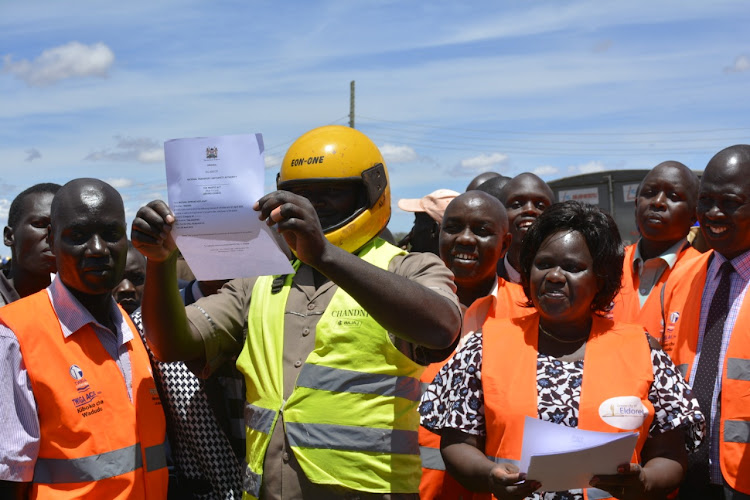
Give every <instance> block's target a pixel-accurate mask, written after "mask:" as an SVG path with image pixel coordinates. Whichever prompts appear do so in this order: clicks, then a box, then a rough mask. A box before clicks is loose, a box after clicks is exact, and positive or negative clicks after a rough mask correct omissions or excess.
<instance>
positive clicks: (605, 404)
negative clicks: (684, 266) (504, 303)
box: [421, 201, 703, 500]
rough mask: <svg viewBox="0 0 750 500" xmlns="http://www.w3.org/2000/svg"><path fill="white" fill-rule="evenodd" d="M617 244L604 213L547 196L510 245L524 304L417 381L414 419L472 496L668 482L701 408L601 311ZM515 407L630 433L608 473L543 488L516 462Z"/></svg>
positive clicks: (519, 438)
mask: <svg viewBox="0 0 750 500" xmlns="http://www.w3.org/2000/svg"><path fill="white" fill-rule="evenodd" d="M622 255H623V254H622V246H621V243H620V237H619V233H618V231H617V228H616V226H615V223H614V220H612V218H611V217H610V216H609V215H607V214H605V213H603V212H602V211H601V210H599V209H598V208H596V207H593V206H590V205H583V204H580V203H578V202H575V201H569V202H565V203H559V204H555V205H552V206H550V207H549V208H548V209H547V210H545V211H544V212H543V213H542V214H541V215H540V216H539V218H538V219H537V220H536V222H534V224H532V225H531V227H530V228H529V229H528V232H527V234H526V236H525V238H524V243H523V246H522V251H521V272H522V278H523V279H522V283H523V287H524V291H525V292H526V296H527V297H528V299H529V305H533V309H532V313H531V314H527V315H525V316H521V317H517V318H512V319H500V318H490V319H488V320H487V321H486V322H485V324H484V326H483V329H482V332H481V334H479V333H476V334H474V335H473V336H472V337H471V338H470V340H469V341H468V342H466V344H465V345H464V347H463V348H462V349H461V350H459V351H458V352H457V353H456V355H455V356H454V357H453V359H452V360H451V361H450V362H449V363H448V364H447V365H446V366H445V367H444V368H443V370H442V371H441V373H440V374H439V375H438V377H436V379H435V381H434V382H433V384H431V385H430V387H429V388H428V389H427V392H426V393H425V396H427V395H431V397H429V400H430V405H429V407H427V406H426V405H425V401H426V398H425V397H423V399H422V406H421V412H422V425H425V426H429V427H430V428H432V429H434V430H436V431H437V432H440V433H441V436H442V439H441V451H442V455H443V459H444V460H445V463H446V468H447V470H448V472H450V473H451V474H452V475H453V476H454V477H456V478H457V479H459V481H461V483H462V484H463V485H464V486H466V487H467V488H469V489H471V490H472V491H475V492H476V497H478V498H489V496H490V493H492V494H493V495H494V496H495V497H496V498H498V499H503V500H504V499H521V498H526V497H531V498H534V499H535V500H541V499H544V500H553V499H554V500H563V499H565V500H574V499H575V500H582V499H589V500H593V499H603V498H612V497H614V498H618V499H628V500H631V499H632V500H635V499H643V498H645V499H660V498H665V497H666V495H667V494H668V493H669V492H670V491H672V490H673V489H674V488H675V486H676V485H677V484H679V482H680V480H681V479H682V476H683V467H684V463H685V461H686V457H687V449H686V448H687V447H691V448H692V447H693V446H695V444H696V441H697V442H699V441H700V438H701V436H702V432H703V428H702V426H701V424H702V423H703V420H702V415H700V412H699V410H698V409H697V403H696V402H695V400H694V398H692V397H691V395H690V390H689V388H688V386H687V385H686V384H685V382H684V381H683V380H682V378H681V377H680V376H679V374H677V372H676V369H675V368H674V365H673V364H672V362H671V360H670V359H669V357H668V356H667V355H666V354H665V353H664V352H662V351H661V350H660V349H659V347H658V343H656V342H655V341H654V340H653V339H651V338H649V337H648V335H647V334H646V333H645V331H644V329H643V328H642V327H638V326H637V325H631V324H625V323H623V324H618V323H615V322H612V321H611V320H608V319H606V318H604V317H603V314H604V312H605V311H606V310H607V308H608V306H609V305H610V304H611V302H612V298H613V296H614V295H615V294H616V293H617V290H618V289H619V286H620V276H621V273H622ZM625 416H627V418H622V417H625ZM527 417H530V418H537V419H540V420H544V421H548V422H552V423H553V424H556V425H561V426H568V427H577V428H580V429H585V430H596V431H604V432H612V433H618V432H627V431H634V430H635V431H638V432H639V433H640V438H639V440H638V444H637V446H636V453H635V454H634V455H633V457H632V458H631V460H630V462H629V463H623V464H620V466H619V467H618V470H617V473H614V472H615V471H612V472H613V473H612V474H609V475H602V474H600V475H596V476H593V477H591V478H590V482H589V483H588V487H586V488H583V489H577V490H569V491H545V485H544V484H543V483H540V482H539V481H538V480H537V479H539V478H534V477H527V476H526V471H520V470H519V460H520V459H521V451H522V449H521V447H522V442H523V437H524V421H525V419H526V418H527ZM686 445H687V446H686Z"/></svg>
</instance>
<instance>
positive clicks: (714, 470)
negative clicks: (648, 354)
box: [690, 251, 750, 485]
mask: <svg viewBox="0 0 750 500" xmlns="http://www.w3.org/2000/svg"><path fill="white" fill-rule="evenodd" d="M726 261H727V259H726V257H724V256H723V255H721V254H720V253H718V252H714V257H713V258H712V259H711V263H710V264H709V266H708V272H707V274H706V284H705V286H704V287H703V297H702V299H701V316H700V327H699V328H700V329H699V330H698V331H699V332H700V333H699V337H698V352H697V353H696V355H695V361H694V362H693V367H692V370H691V373H690V380H694V379H695V371H696V369H697V367H698V360H699V359H700V355H701V349H702V347H703V335H704V333H705V330H706V318H707V317H708V310H709V309H710V307H711V299H712V298H713V296H714V294H715V293H716V289H717V288H718V287H719V282H720V281H721V275H720V274H719V268H720V267H721V265H722V264H723V263H724V262H726ZM731 262H732V266H733V267H734V270H735V271H736V272H734V273H732V274H731V279H730V290H729V303H730V304H731V306H730V308H729V314H728V315H727V319H726V322H725V323H724V332H723V336H722V340H721V352H720V354H719V369H718V372H717V373H718V374H719V375H718V376H717V377H716V385H715V386H714V396H713V399H712V400H711V414H710V417H711V421H710V422H709V425H708V428H709V429H710V430H709V434H708V435H709V464H710V468H711V482H712V483H713V484H719V485H721V484H724V482H723V480H722V476H721V466H720V463H719V434H720V432H719V424H720V421H721V419H720V418H719V417H720V416H719V415H718V413H719V411H720V409H719V408H718V406H719V405H718V401H719V394H720V393H721V373H722V369H721V367H723V366H724V358H725V356H726V353H727V347H729V339H730V337H731V335H732V330H733V329H734V324H735V322H736V321H737V316H738V315H739V312H740V308H741V307H742V302H743V301H744V300H745V294H746V293H747V289H748V283H750V251H747V252H745V253H743V254H742V255H739V256H738V257H735V258H734V259H732V260H731ZM703 414H704V415H706V416H707V417H708V416H709V414H708V411H705V410H704V411H703Z"/></svg>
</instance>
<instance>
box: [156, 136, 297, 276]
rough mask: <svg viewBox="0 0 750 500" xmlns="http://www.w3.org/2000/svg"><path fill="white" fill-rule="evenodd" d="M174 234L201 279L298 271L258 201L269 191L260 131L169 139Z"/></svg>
mask: <svg viewBox="0 0 750 500" xmlns="http://www.w3.org/2000/svg"><path fill="white" fill-rule="evenodd" d="M164 156H165V160H166V167H167V193H168V197H169V198H168V200H169V201H168V203H169V207H170V208H171V209H172V211H173V212H174V214H175V217H176V219H177V222H176V224H175V226H174V227H173V228H172V234H173V235H174V237H175V242H176V243H177V246H178V247H179V249H180V251H181V252H182V255H183V256H184V257H185V260H187V263H188V265H189V266H190V269H191V270H192V271H193V274H195V277H196V278H198V279H199V280H203V281H205V280H218V279H231V278H249V277H253V276H263V275H270V274H288V273H291V272H292V266H291V264H290V263H289V260H288V259H287V257H286V255H285V254H284V252H283V251H282V250H281V249H280V248H279V245H278V244H277V242H276V240H275V239H274V237H273V235H272V233H271V231H272V229H270V228H269V227H267V226H266V224H265V223H264V222H263V221H261V220H259V219H258V213H257V212H256V211H254V210H253V204H254V203H255V202H256V201H257V200H258V198H260V197H261V196H263V178H264V167H265V165H264V159H263V137H262V136H261V135H260V134H246V135H228V136H220V137H196V138H193V139H172V140H169V141H167V142H165V143H164Z"/></svg>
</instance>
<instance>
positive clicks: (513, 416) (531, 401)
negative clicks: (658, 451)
mask: <svg viewBox="0 0 750 500" xmlns="http://www.w3.org/2000/svg"><path fill="white" fill-rule="evenodd" d="M538 327H539V315H538V314H536V313H535V314H532V315H527V316H524V317H521V318H515V319H512V320H500V319H492V320H488V321H487V322H486V323H485V324H484V334H483V336H482V339H483V345H482V358H483V359H485V360H492V362H491V363H482V388H483V391H484V414H485V419H486V425H487V438H486V445H485V453H486V454H487V456H488V457H492V459H493V460H495V461H496V462H498V463H501V462H517V461H519V460H520V459H521V451H522V449H521V448H522V445H523V429H524V418H525V417H526V416H529V417H532V418H539V414H538V408H537V377H536V370H537V354H538V348H537V346H538V338H539V334H538ZM583 366H584V371H583V381H582V385H581V396H580V402H579V412H578V428H579V429H585V430H591V431H600V432H629V431H624V430H622V429H618V428H616V427H613V426H611V425H609V424H608V423H606V422H605V421H604V420H603V419H602V417H600V415H599V407H600V405H601V404H602V403H603V402H604V401H607V400H608V399H610V398H614V397H618V396H636V397H638V398H639V399H640V400H641V404H642V405H643V406H644V407H646V408H647V409H648V415H647V416H646V417H645V418H644V421H643V423H642V425H641V427H640V428H638V429H636V430H637V431H638V432H639V433H640V435H639V437H638V442H637V445H636V448H635V452H634V454H633V458H632V460H633V462H636V463H639V461H640V460H639V456H640V450H641V449H642V448H643V444H644V443H645V441H646V438H647V437H648V431H649V428H650V426H651V422H652V421H653V418H654V407H653V405H652V404H651V403H650V402H649V400H648V393H649V389H650V388H651V384H652V382H653V380H654V375H653V364H652V362H651V350H650V347H649V343H648V340H647V338H646V335H645V334H644V331H643V328H642V327H639V326H636V325H631V324H627V323H614V322H612V321H611V320H608V319H605V318H602V317H599V316H594V318H593V324H592V326H591V334H590V336H589V340H588V343H587V345H586V353H585V354H584V363H583ZM542 488H544V485H542ZM477 498H489V494H484V495H482V496H477ZM584 498H587V499H594V498H597V499H601V498H611V497H610V496H609V494H608V493H606V492H604V491H602V490H599V489H596V488H587V489H585V490H584Z"/></svg>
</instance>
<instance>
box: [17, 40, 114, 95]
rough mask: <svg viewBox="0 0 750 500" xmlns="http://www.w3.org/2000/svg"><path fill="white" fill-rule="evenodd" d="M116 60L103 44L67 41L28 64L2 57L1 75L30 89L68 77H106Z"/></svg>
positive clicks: (24, 60)
mask: <svg viewBox="0 0 750 500" xmlns="http://www.w3.org/2000/svg"><path fill="white" fill-rule="evenodd" d="M114 61H115V54H114V53H113V52H112V49H110V48H109V47H107V46H106V45H104V44H103V43H101V42H100V43H94V44H92V45H84V44H82V43H80V42H70V43H67V44H65V45H61V46H59V47H54V48H52V49H47V50H45V51H44V52H42V55H40V56H39V57H37V58H36V59H34V60H33V61H29V60H27V59H21V60H19V61H14V60H13V56H12V55H10V54H7V55H5V56H4V57H3V63H4V64H3V72H6V73H10V74H12V75H15V76H16V77H18V78H20V79H21V80H23V81H25V82H26V83H27V84H28V85H30V86H39V87H43V86H47V85H51V84H53V83H56V82H58V81H60V80H65V79H67V78H75V77H78V78H83V77H88V76H98V77H105V76H107V72H108V71H109V68H110V67H112V64H113V63H114Z"/></svg>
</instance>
